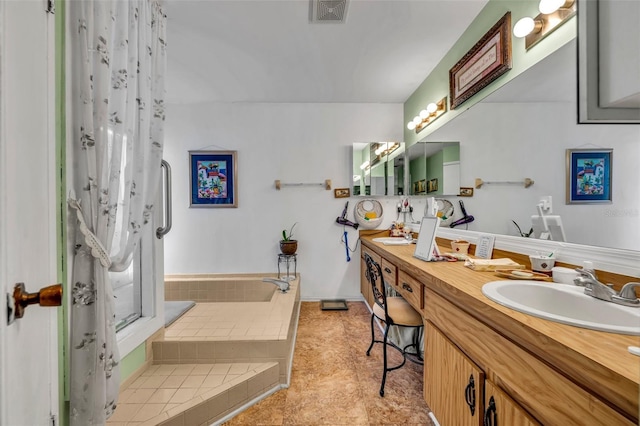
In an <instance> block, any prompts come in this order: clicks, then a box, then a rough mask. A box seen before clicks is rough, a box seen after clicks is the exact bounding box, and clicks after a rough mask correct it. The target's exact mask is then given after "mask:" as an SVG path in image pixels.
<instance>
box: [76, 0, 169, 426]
mask: <svg viewBox="0 0 640 426" xmlns="http://www.w3.org/2000/svg"><path fill="white" fill-rule="evenodd" d="M68 7H69V22H68V25H69V26H70V29H71V31H69V34H70V37H71V46H72V47H71V49H70V52H69V55H70V58H71V61H70V63H71V69H70V70H69V71H70V73H71V78H69V81H70V84H71V100H70V102H69V104H70V105H71V106H72V112H71V122H72V135H71V137H72V147H71V148H70V149H71V155H72V157H73V167H72V166H71V164H68V166H69V167H68V168H69V169H73V170H74V176H73V182H74V194H77V199H75V195H72V196H71V198H70V199H69V206H70V207H71V209H70V214H71V215H72V216H71V219H72V220H73V223H77V224H78V227H77V232H76V235H75V257H74V265H73V277H72V281H71V308H70V309H71V323H70V330H71V331H70V341H71V342H70V348H69V351H70V360H71V368H70V374H71V388H70V397H71V406H70V409H71V413H70V415H71V425H83V426H84V425H101V424H104V423H105V422H106V419H107V418H108V417H109V416H110V415H111V414H112V413H113V410H114V409H115V408H116V403H117V398H118V391H119V385H120V377H119V367H118V364H119V362H120V357H119V354H118V347H117V341H116V333H115V317H114V300H113V292H112V288H111V283H110V280H109V270H112V271H121V270H124V269H126V268H127V267H128V265H129V264H130V262H131V259H132V257H133V254H134V252H135V250H136V248H137V246H138V244H139V242H140V235H141V233H142V230H143V227H144V226H145V225H147V226H148V224H149V223H150V222H151V215H152V212H153V209H154V205H153V202H154V200H155V199H156V191H157V188H158V183H159V180H160V162H161V159H162V147H163V121H164V103H163V100H164V74H165V68H166V65H165V64H166V58H165V55H166V49H165V48H166V45H165V30H166V17H165V16H164V14H163V12H162V8H161V6H160V4H159V3H158V2H156V1H151V0H129V1H121V0H100V1H89V0H82V1H72V2H69V3H68ZM69 71H68V72H69Z"/></svg>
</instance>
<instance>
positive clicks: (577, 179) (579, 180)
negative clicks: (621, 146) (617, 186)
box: [566, 149, 613, 204]
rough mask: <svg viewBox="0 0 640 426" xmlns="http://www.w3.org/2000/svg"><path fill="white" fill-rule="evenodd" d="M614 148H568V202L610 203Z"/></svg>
mask: <svg viewBox="0 0 640 426" xmlns="http://www.w3.org/2000/svg"><path fill="white" fill-rule="evenodd" d="M612 155H613V150H612V149H567V158H566V162H567V204H609V203H611V202H612V199H611V192H612V191H611V173H612V167H611V166H612Z"/></svg>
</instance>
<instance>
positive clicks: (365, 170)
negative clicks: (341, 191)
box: [352, 142, 404, 196]
mask: <svg viewBox="0 0 640 426" xmlns="http://www.w3.org/2000/svg"><path fill="white" fill-rule="evenodd" d="M403 156H404V143H403V142H370V143H354V144H353V191H352V194H353V195H356V196H357V195H376V196H378V195H380V196H384V195H402V194H403V193H404V188H403V181H404V169H403V168H402V167H399V168H398V167H396V166H395V164H394V163H395V159H396V158H402V157H403Z"/></svg>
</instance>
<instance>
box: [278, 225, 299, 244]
mask: <svg viewBox="0 0 640 426" xmlns="http://www.w3.org/2000/svg"><path fill="white" fill-rule="evenodd" d="M297 224H298V222H296V223H294V224H293V226H292V227H291V228H290V229H289V233H288V234H287V230H286V229H283V230H282V241H292V240H293V228H295V227H296V225H297Z"/></svg>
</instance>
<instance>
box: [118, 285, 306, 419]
mask: <svg viewBox="0 0 640 426" xmlns="http://www.w3.org/2000/svg"><path fill="white" fill-rule="evenodd" d="M265 277H270V278H275V275H274V274H244V275H227V274H225V275H214V274H206V275H170V276H166V277H165V298H166V300H167V301H176V300H191V301H194V302H196V303H195V305H194V306H193V307H192V308H191V309H189V310H188V311H186V312H185V313H184V314H183V315H182V316H180V317H179V318H178V319H176V320H175V321H174V322H173V323H171V324H170V325H169V326H167V327H166V328H165V329H164V330H160V331H159V332H158V333H157V334H156V335H155V336H154V337H153V338H152V339H150V341H149V342H148V343H147V345H148V346H147V356H148V357H149V358H148V360H147V362H145V366H144V367H143V368H141V369H139V370H138V371H136V372H135V373H134V374H132V375H131V376H130V377H129V378H127V381H126V383H124V384H123V386H121V389H120V396H119V400H118V408H116V410H115V412H114V414H113V416H112V417H111V418H110V419H109V421H108V422H107V424H108V425H111V424H113V425H116V424H118V425H120V424H125V423H127V424H136V425H140V426H152V425H153V426H158V425H159V426H169V425H172V426H173V425H176V424H180V425H202V424H214V425H220V424H222V423H224V422H225V421H226V420H228V419H229V418H231V417H233V416H234V415H236V414H237V413H239V412H241V411H242V410H244V409H246V408H247V407H249V406H251V405H252V404H254V403H256V402H257V401H259V400H261V399H262V398H264V397H266V396H268V395H270V394H271V393H273V392H275V391H277V390H278V389H281V388H283V387H286V386H288V384H289V378H290V374H291V362H292V359H293V350H294V344H295V335H296V328H297V325H298V316H299V313H300V276H299V275H297V276H296V279H295V280H293V281H291V282H290V289H289V291H288V292H287V293H285V294H283V293H281V292H280V291H279V290H278V289H277V287H276V286H275V285H274V284H271V283H268V282H263V281H262V278H265ZM149 346H151V348H149ZM151 364H153V365H151ZM128 422H134V423H128Z"/></svg>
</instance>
